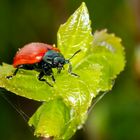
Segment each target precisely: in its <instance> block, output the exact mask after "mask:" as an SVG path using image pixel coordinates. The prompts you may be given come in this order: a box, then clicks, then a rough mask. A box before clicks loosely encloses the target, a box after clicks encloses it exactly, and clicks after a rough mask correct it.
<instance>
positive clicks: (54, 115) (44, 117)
mask: <svg viewBox="0 0 140 140" xmlns="http://www.w3.org/2000/svg"><path fill="white" fill-rule="evenodd" d="M69 121H70V109H69V108H68V107H67V106H66V105H65V104H64V103H63V101H62V100H61V99H55V100H51V101H50V102H44V103H43V104H42V105H41V106H40V107H39V109H38V110H37V111H36V113H35V114H34V115H33V116H32V118H31V119H30V121H29V125H30V126H32V125H33V126H34V127H35V135H37V136H40V137H46V138H47V137H50V136H52V137H55V139H61V136H62V135H63V133H64V132H65V129H67V127H68V125H69Z"/></svg>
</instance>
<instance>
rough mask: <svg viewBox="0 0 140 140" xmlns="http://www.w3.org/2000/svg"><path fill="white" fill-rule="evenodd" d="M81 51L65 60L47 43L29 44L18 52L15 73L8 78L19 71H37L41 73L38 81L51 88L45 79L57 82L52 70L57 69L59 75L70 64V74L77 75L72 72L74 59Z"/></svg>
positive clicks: (14, 64)
mask: <svg viewBox="0 0 140 140" xmlns="http://www.w3.org/2000/svg"><path fill="white" fill-rule="evenodd" d="M79 52H80V50H78V51H76V52H75V53H74V54H73V55H72V56H71V58H69V59H65V58H64V56H63V55H62V53H61V52H60V50H59V49H58V48H56V47H55V46H52V45H48V44H45V43H36V42H35V43H29V44H27V45H25V46H24V47H23V48H21V49H19V51H17V53H16V55H15V57H14V60H13V66H14V67H15V68H16V70H15V71H14V73H13V74H12V75H10V76H7V78H8V79H10V78H12V77H13V76H15V75H16V74H17V72H18V70H19V69H26V70H36V71H38V72H39V75H38V80H39V81H45V82H46V83H47V84H48V85H49V86H51V87H52V85H51V84H50V83H49V82H48V81H47V80H46V79H44V78H43V76H44V75H46V76H51V78H52V81H54V82H55V78H54V75H53V71H52V68H57V71H58V73H60V72H61V70H62V68H63V66H64V65H65V64H69V68H68V72H69V73H70V74H72V75H74V76H78V75H77V74H75V73H73V72H72V65H71V63H70V59H72V58H73V57H74V56H75V55H76V54H77V53H79Z"/></svg>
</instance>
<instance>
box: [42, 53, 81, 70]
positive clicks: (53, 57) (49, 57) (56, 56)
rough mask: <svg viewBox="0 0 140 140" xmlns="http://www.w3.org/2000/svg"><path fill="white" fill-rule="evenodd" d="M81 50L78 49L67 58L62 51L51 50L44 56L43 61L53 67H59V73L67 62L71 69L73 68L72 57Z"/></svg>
mask: <svg viewBox="0 0 140 140" xmlns="http://www.w3.org/2000/svg"><path fill="white" fill-rule="evenodd" d="M80 51H81V50H78V51H76V52H75V53H74V54H73V55H72V56H71V57H70V58H69V59H67V60H66V59H65V58H64V56H63V55H62V54H61V53H60V52H56V51H54V50H49V51H48V52H46V53H45V55H44V56H43V61H44V62H46V63H47V64H48V65H50V66H51V67H52V68H57V69H58V73H60V72H61V70H62V68H63V66H64V65H65V64H69V69H71V63H70V59H72V58H73V57H74V56H75V55H76V54H77V53H79V52H80ZM69 71H70V70H69Z"/></svg>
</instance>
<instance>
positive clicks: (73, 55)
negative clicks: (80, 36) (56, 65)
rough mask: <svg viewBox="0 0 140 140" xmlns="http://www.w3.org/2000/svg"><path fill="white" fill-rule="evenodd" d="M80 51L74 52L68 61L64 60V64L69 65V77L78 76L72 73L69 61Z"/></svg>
mask: <svg viewBox="0 0 140 140" xmlns="http://www.w3.org/2000/svg"><path fill="white" fill-rule="evenodd" d="M80 51H81V50H78V51H76V52H75V53H74V54H73V55H72V56H71V57H70V58H69V59H68V60H66V63H67V64H69V68H68V72H69V73H70V74H71V75H74V76H78V75H77V74H75V73H73V72H72V65H71V63H70V60H71V59H72V58H73V57H74V56H75V55H76V54H77V53H79V52H80ZM78 77H79V76H78Z"/></svg>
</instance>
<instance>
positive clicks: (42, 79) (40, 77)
mask: <svg viewBox="0 0 140 140" xmlns="http://www.w3.org/2000/svg"><path fill="white" fill-rule="evenodd" d="M44 75H45V74H44V72H43V71H41V72H40V74H39V75H38V80H39V81H44V82H46V83H47V84H48V85H49V86H50V87H53V86H52V85H51V84H50V83H49V82H48V81H47V80H46V79H44V78H42V77H43V76H44Z"/></svg>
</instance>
